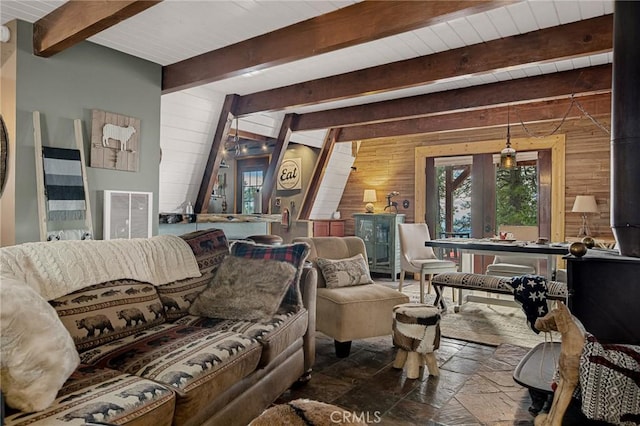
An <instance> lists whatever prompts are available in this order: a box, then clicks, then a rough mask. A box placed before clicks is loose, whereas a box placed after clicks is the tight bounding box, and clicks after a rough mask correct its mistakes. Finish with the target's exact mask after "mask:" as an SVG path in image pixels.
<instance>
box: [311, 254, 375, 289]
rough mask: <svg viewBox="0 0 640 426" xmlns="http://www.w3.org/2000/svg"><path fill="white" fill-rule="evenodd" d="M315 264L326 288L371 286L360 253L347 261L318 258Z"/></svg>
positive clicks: (367, 270)
mask: <svg viewBox="0 0 640 426" xmlns="http://www.w3.org/2000/svg"><path fill="white" fill-rule="evenodd" d="M316 264H317V265H318V268H320V271H321V272H322V276H323V277H324V281H325V282H326V284H327V288H339V287H349V286H354V285H362V284H373V280H372V279H371V275H369V267H368V266H367V261H366V260H365V259H364V256H362V254H361V253H358V254H357V255H355V256H353V257H350V258H348V259H337V260H334V259H324V258H322V257H319V258H317V259H316Z"/></svg>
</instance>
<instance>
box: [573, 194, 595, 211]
mask: <svg viewBox="0 0 640 426" xmlns="http://www.w3.org/2000/svg"><path fill="white" fill-rule="evenodd" d="M571 211H572V212H574V213H598V204H597V203H596V197H594V196H593V195H578V196H576V201H575V202H574V203H573V208H572V209H571Z"/></svg>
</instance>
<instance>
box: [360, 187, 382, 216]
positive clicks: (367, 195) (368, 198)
mask: <svg viewBox="0 0 640 426" xmlns="http://www.w3.org/2000/svg"><path fill="white" fill-rule="evenodd" d="M362 201H363V202H365V203H367V205H366V206H364V208H365V211H366V212H367V213H373V203H375V202H376V201H378V198H377V197H376V190H375V189H365V190H364V197H363V198H362Z"/></svg>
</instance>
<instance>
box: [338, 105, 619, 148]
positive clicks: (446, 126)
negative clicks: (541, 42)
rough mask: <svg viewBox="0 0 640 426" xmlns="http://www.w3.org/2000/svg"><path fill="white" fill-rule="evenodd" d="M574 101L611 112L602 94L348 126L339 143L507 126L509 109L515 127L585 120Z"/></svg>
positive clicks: (597, 111)
mask: <svg viewBox="0 0 640 426" xmlns="http://www.w3.org/2000/svg"><path fill="white" fill-rule="evenodd" d="M575 101H577V102H579V104H580V105H581V106H582V107H583V108H584V109H585V110H586V111H588V112H589V114H590V115H592V116H599V115H600V116H601V115H606V114H610V113H611V93H600V94H595V95H589V96H584V97H578V98H576V99H575V100H573V99H570V98H565V99H554V100H546V101H539V102H530V103H527V104H525V105H521V106H518V107H513V106H512V107H507V106H496V107H487V108H484V109H482V110H477V111H472V112H468V111H462V112H453V113H447V114H440V115H434V116H428V117H420V118H414V119H408V120H397V121H391V122H384V123H374V124H366V125H363V126H354V127H345V128H342V131H341V132H340V134H339V137H338V140H337V142H349V141H355V140H364V139H378V138H390V137H401V136H410V135H419V134H427V133H435V132H446V131H453V130H470V129H479V128H483V127H494V126H504V125H505V124H506V123H507V115H508V113H509V111H508V109H510V110H511V111H510V114H511V117H515V120H512V126H515V125H520V124H527V123H535V122H545V121H557V120H558V119H559V118H560V117H564V116H565V114H566V119H575V118H580V117H583V116H584V114H583V113H582V111H580V109H579V108H577V106H576V105H575ZM516 123H517V124H516Z"/></svg>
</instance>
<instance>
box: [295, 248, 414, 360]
mask: <svg viewBox="0 0 640 426" xmlns="http://www.w3.org/2000/svg"><path fill="white" fill-rule="evenodd" d="M299 241H304V242H306V243H307V244H309V246H310V247H311V250H310V252H309V257H308V258H307V260H309V261H311V262H312V263H313V265H314V267H315V268H317V266H316V264H315V260H316V259H317V258H318V257H322V258H325V259H346V258H349V257H353V256H355V255H357V254H358V253H361V254H362V255H363V256H364V258H365V259H367V251H366V248H365V245H364V241H362V239H360V238H358V237H315V238H295V239H294V242H299ZM316 300H317V302H316V330H317V331H320V332H322V333H324V334H326V335H327V336H329V337H332V338H333V339H334V341H335V348H336V355H337V356H338V357H340V358H344V357H347V356H349V352H350V350H351V341H352V340H356V339H364V338H367V337H376V336H385V335H391V332H392V326H393V307H394V306H395V305H399V304H401V303H408V302H409V297H408V296H407V295H404V294H402V293H400V292H398V291H396V290H394V289H392V288H389V287H385V286H383V285H379V284H364V285H357V286H352V287H340V288H326V283H325V280H324V277H323V275H322V272H321V271H319V270H318V292H317V295H316Z"/></svg>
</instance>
